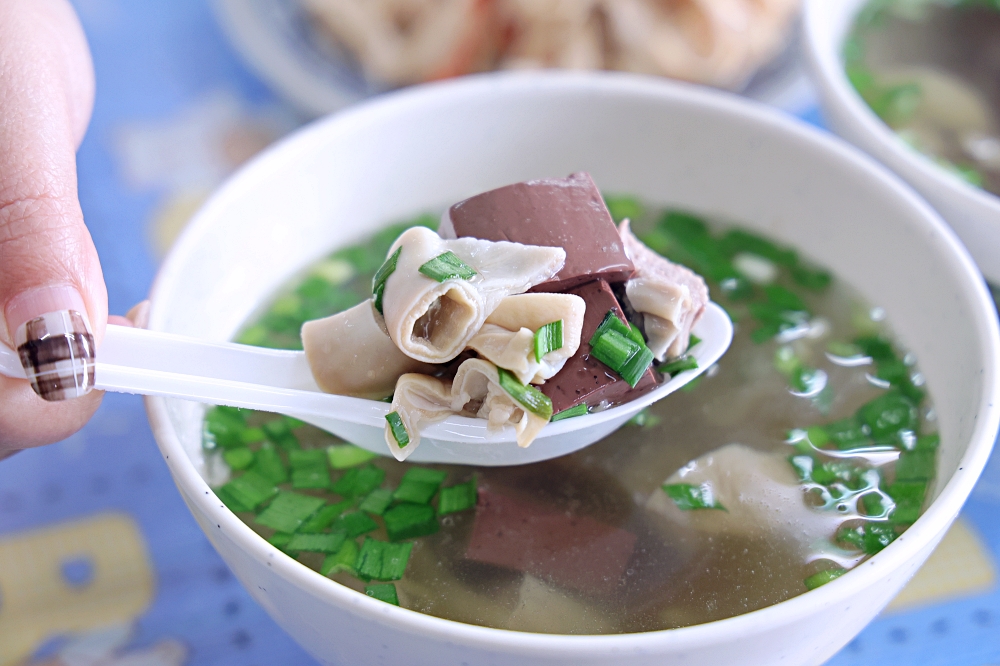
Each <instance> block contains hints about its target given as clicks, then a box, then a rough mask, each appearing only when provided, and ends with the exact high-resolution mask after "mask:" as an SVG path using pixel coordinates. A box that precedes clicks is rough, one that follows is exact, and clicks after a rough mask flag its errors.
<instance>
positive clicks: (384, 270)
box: [372, 247, 403, 314]
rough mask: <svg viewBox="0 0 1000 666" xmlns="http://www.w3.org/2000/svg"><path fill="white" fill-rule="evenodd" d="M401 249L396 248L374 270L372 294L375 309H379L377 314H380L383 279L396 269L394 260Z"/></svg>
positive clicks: (383, 286)
mask: <svg viewBox="0 0 1000 666" xmlns="http://www.w3.org/2000/svg"><path fill="white" fill-rule="evenodd" d="M402 251H403V248H402V247H398V248H396V251H395V252H393V253H392V256H391V257H389V258H388V259H386V260H385V263H384V264H382V265H381V266H380V267H379V269H378V270H377V271H376V272H375V277H373V278H372V296H374V297H375V309H376V310H378V311H379V314H382V295H383V294H384V293H385V281H386V280H388V279H389V276H390V275H392V274H393V272H394V271H395V270H396V262H398V261H399V253H400V252H402Z"/></svg>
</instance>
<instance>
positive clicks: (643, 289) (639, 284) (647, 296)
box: [618, 220, 708, 361]
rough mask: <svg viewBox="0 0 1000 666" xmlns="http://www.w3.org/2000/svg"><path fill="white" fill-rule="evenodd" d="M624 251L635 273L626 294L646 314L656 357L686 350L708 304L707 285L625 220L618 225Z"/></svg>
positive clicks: (626, 288)
mask: <svg viewBox="0 0 1000 666" xmlns="http://www.w3.org/2000/svg"><path fill="white" fill-rule="evenodd" d="M618 231H619V233H621V237H622V243H623V245H624V247H625V254H627V255H628V258H629V259H631V260H632V263H633V264H634V265H635V274H634V275H633V276H632V278H631V279H630V280H629V281H628V282H626V283H625V294H626V296H628V300H629V303H630V304H631V306H632V309H634V310H635V311H636V312H639V313H641V314H642V316H643V330H644V332H645V334H646V337H647V339H648V345H649V348H650V350H651V351H652V352H653V355H654V356H655V357H656V360H658V361H663V360H664V359H667V358H675V357H677V356H680V355H681V354H683V353H684V352H685V351H687V346H688V339H689V338H690V336H691V329H692V328H694V325H695V324H697V323H698V320H699V319H701V316H702V315H703V314H704V313H705V306H706V305H708V285H706V284H705V281H704V280H703V279H702V278H701V277H700V276H698V275H697V274H695V273H694V272H693V271H691V270H690V269H688V268H685V267H684V266H680V265H678V264H675V263H673V262H672V261H668V260H667V259H665V258H663V257H661V256H660V255H659V254H657V253H656V252H653V251H652V250H650V249H649V248H648V247H646V246H645V245H644V244H643V243H642V241H640V240H639V239H638V238H636V237H635V234H633V233H632V229H631V228H630V227H629V221H628V220H625V221H624V222H622V223H621V225H619V227H618Z"/></svg>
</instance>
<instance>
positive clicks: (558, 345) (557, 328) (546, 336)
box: [535, 319, 563, 363]
mask: <svg viewBox="0 0 1000 666" xmlns="http://www.w3.org/2000/svg"><path fill="white" fill-rule="evenodd" d="M562 346H563V320H562V319H558V320H556V321H552V322H549V323H548V324H546V325H545V326H542V327H541V328H539V329H538V330H537V331H535V360H536V361H538V362H539V363H541V362H542V357H543V356H545V355H546V354H548V353H549V352H554V351H555V350H557V349H562Z"/></svg>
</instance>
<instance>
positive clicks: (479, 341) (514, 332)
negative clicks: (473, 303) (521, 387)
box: [469, 293, 587, 384]
mask: <svg viewBox="0 0 1000 666" xmlns="http://www.w3.org/2000/svg"><path fill="white" fill-rule="evenodd" d="M586 309H587V306H586V304H585V303H584V300H583V299H582V298H580V297H579V296H575V295H573V294H550V293H544V294H518V295H516V296H508V297H507V298H505V299H503V300H502V301H500V305H498V306H497V308H496V310H494V311H493V313H492V314H491V315H490V316H489V317H487V318H486V323H485V324H483V327H482V328H481V329H480V331H479V332H478V333H477V334H476V335H475V336H474V337H473V338H472V340H470V341H469V348H471V349H474V350H475V351H476V352H478V353H479V355H480V356H482V357H483V358H485V359H487V360H488V361H490V362H491V363H493V364H494V365H496V366H498V367H501V368H506V369H507V370H510V371H511V372H512V373H514V374H515V375H516V376H517V378H518V380H519V381H520V382H521V383H522V384H529V383H530V384H541V383H543V382H544V381H545V380H546V379H550V378H551V377H554V376H555V375H556V373H558V372H559V371H560V370H562V368H563V366H564V365H565V364H566V361H567V360H568V359H570V358H571V357H572V356H573V355H574V354H576V352H577V350H578V349H579V348H580V335H581V333H582V331H583V315H584V313H585V312H586ZM559 320H562V322H563V345H562V347H561V348H559V349H556V350H554V351H551V352H549V353H547V354H545V355H544V356H543V357H542V358H541V361H539V360H537V359H536V358H535V345H534V339H535V331H537V330H538V329H539V328H541V327H542V326H545V325H546V324H548V323H551V322H554V321H559Z"/></svg>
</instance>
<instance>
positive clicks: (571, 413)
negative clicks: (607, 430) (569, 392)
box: [552, 402, 587, 422]
mask: <svg viewBox="0 0 1000 666" xmlns="http://www.w3.org/2000/svg"><path fill="white" fill-rule="evenodd" d="M586 415H587V405H586V404H584V403H582V402H581V403H580V404H579V405H573V406H572V407H570V408H569V409H564V410H562V411H561V412H557V413H555V414H553V415H552V421H553V422H555V421H562V420H563V419H571V418H573V417H575V416H586Z"/></svg>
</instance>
